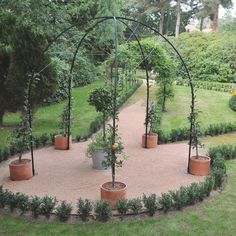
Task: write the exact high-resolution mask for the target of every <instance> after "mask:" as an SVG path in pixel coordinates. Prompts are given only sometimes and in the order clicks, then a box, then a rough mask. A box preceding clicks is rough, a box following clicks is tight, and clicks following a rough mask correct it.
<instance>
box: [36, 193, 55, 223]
mask: <svg viewBox="0 0 236 236" xmlns="http://www.w3.org/2000/svg"><path fill="white" fill-rule="evenodd" d="M56 203H57V199H56V198H53V197H48V196H45V197H44V198H43V199H42V204H41V207H40V213H41V214H42V215H44V216H46V218H47V219H49V218H50V215H51V213H52V212H53V210H54V207H55V206H56Z"/></svg>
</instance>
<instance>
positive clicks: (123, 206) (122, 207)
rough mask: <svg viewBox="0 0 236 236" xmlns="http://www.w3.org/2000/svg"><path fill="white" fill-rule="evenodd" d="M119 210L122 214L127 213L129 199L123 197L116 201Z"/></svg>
mask: <svg viewBox="0 0 236 236" xmlns="http://www.w3.org/2000/svg"><path fill="white" fill-rule="evenodd" d="M116 208H117V211H118V212H119V213H120V214H121V215H125V214H126V213H127V212H128V210H129V201H128V200H127V199H121V200H118V201H117V202H116Z"/></svg>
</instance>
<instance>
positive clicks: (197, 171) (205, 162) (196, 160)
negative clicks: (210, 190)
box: [188, 109, 211, 176]
mask: <svg viewBox="0 0 236 236" xmlns="http://www.w3.org/2000/svg"><path fill="white" fill-rule="evenodd" d="M198 114H199V112H198V111H197V110H195V109H194V110H193V111H192V112H191V114H190V117H189V120H190V122H191V127H192V129H191V135H190V137H191V140H190V141H191V148H192V149H193V150H195V152H196V154H195V155H194V156H191V157H190V160H189V168H188V172H189V173H190V174H193V175H199V176H206V175H209V174H210V163H211V159H210V157H208V156H205V155H200V154H199V147H202V144H201V142H200V140H199V136H200V135H201V131H200V125H199V122H198V121H197V118H198Z"/></svg>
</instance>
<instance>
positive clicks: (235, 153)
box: [208, 145, 236, 162]
mask: <svg viewBox="0 0 236 236" xmlns="http://www.w3.org/2000/svg"><path fill="white" fill-rule="evenodd" d="M217 155H220V156H222V157H223V158H224V159H225V160H231V159H235V158H236V145H219V146H216V147H211V148H209V150H208V156H209V157H210V158H211V161H212V162H213V161H214V159H215V158H216V157H217Z"/></svg>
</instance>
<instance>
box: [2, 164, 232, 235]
mask: <svg viewBox="0 0 236 236" xmlns="http://www.w3.org/2000/svg"><path fill="white" fill-rule="evenodd" d="M227 170H228V182H227V185H226V188H225V189H224V191H223V192H222V193H221V194H220V195H218V196H216V197H214V198H213V199H211V200H206V201H204V202H203V203H202V204H200V205H199V206H195V207H192V208H188V209H185V210H184V211H180V212H177V213H174V214H168V215H166V216H162V217H160V218H156V219H152V218H150V219H148V220H142V221H125V222H117V223H107V224H100V223H94V224H89V225H68V224H63V223H59V222H57V223H48V222H45V223H43V222H40V221H35V220H29V219H24V218H20V217H12V216H8V215H6V214H4V213H0V235H6V236H7V235H9V236H11V235H24V236H26V235H43V236H46V235H81V236H82V235H83V236H85V235H91V236H95V235H102V236H106V235H107V236H108V235H109V236H111V235H117V236H118V235H119V236H120V235H124V236H125V235H127V236H130V235H143V236H146V235H148V236H152V235H168V236H169V235H171V236H175V235H176V236H177V235H183V236H184V235H186V236H192V235H193V236H203V235H207V236H211V235H219V236H221V235H227V236H230V235H232V236H233V235H235V231H236V224H235V221H236V207H235V206H236V192H235V189H236V161H235V160H231V161H227Z"/></svg>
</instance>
